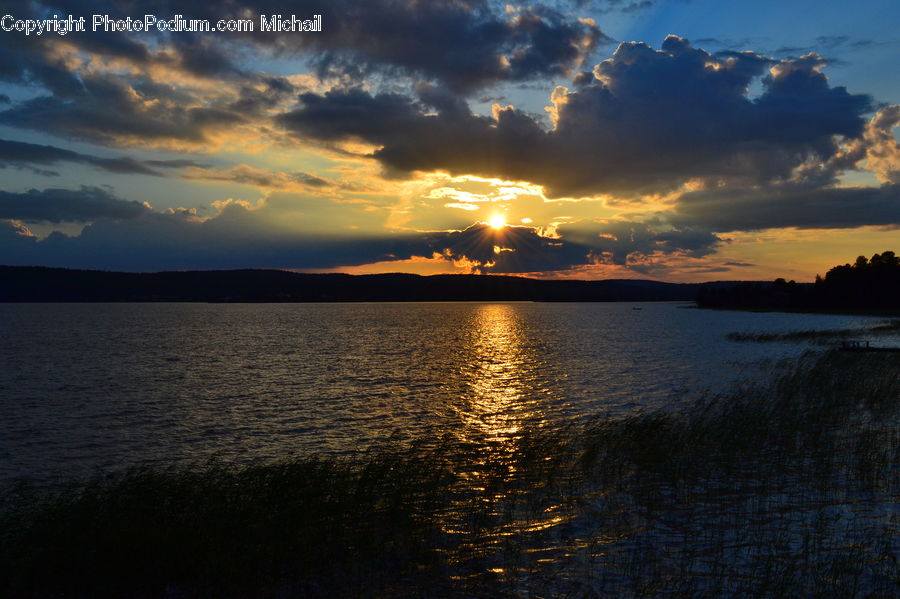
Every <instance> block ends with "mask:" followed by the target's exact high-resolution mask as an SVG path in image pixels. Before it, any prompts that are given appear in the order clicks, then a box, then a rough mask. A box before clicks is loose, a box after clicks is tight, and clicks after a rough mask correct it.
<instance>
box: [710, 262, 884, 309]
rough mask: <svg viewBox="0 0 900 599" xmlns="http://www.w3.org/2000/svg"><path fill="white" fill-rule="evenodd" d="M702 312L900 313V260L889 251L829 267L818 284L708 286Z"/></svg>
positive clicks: (778, 281) (793, 282)
mask: <svg viewBox="0 0 900 599" xmlns="http://www.w3.org/2000/svg"><path fill="white" fill-rule="evenodd" d="M697 304H698V305H699V306H700V307H703V308H740V309H755V310H810V311H818V310H849V311H857V310H860V311H861V310H877V311H898V310H900V257H898V256H897V255H896V254H895V253H894V252H891V251H887V252H882V253H881V254H875V255H873V256H872V257H871V258H866V257H865V256H859V257H858V258H857V259H856V261H855V262H854V263H853V264H843V265H840V266H835V267H834V268H831V269H830V270H829V271H828V272H827V273H825V277H824V278H823V277H821V276H819V275H816V282H815V283H813V284H810V283H797V282H795V281H785V280H784V279H782V278H778V279H775V281H773V282H771V283H737V284H735V285H732V286H704V287H701V289H700V291H699V292H698V296H697Z"/></svg>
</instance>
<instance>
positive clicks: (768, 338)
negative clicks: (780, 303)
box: [725, 320, 900, 343]
mask: <svg viewBox="0 0 900 599" xmlns="http://www.w3.org/2000/svg"><path fill="white" fill-rule="evenodd" d="M897 331H900V320H892V321H888V322H884V323H882V324H878V325H874V326H869V327H867V328H861V329H819V330H811V331H788V332H786V333H740V332H734V333H728V334H727V335H725V338H726V339H728V340H729V341H752V342H756V343H770V342H773V341H796V342H803V341H812V342H822V343H828V342H830V341H834V340H837V339H848V338H850V337H858V336H860V335H876V336H878V335H883V334H886V333H894V332H897Z"/></svg>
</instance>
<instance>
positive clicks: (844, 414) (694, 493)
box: [0, 351, 900, 598]
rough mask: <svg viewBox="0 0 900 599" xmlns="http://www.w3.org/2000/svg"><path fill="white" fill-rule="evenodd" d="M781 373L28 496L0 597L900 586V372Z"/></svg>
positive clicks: (886, 367)
mask: <svg viewBox="0 0 900 599" xmlns="http://www.w3.org/2000/svg"><path fill="white" fill-rule="evenodd" d="M778 371H779V372H782V374H781V375H779V376H776V377H775V378H774V379H773V380H772V381H768V382H767V383H765V384H762V383H760V384H749V383H748V384H743V385H742V386H739V387H737V388H735V389H734V390H733V391H732V392H730V393H727V394H724V395H722V396H719V397H714V398H706V399H703V400H698V401H697V402H696V403H695V404H693V405H691V406H690V407H688V408H685V409H683V410H681V411H677V412H653V413H645V414H638V415H635V416H632V417H629V418H625V419H608V418H596V419H592V420H589V421H586V422H580V423H578V424H570V425H567V426H562V427H557V428H552V429H549V428H548V429H542V430H533V431H524V432H523V434H521V435H520V436H517V437H516V438H514V439H510V440H507V441H502V442H501V441H498V442H496V443H495V444H494V445H493V446H489V447H488V446H479V445H476V444H471V443H469V444H464V443H460V442H459V441H457V440H455V437H451V436H447V437H445V438H438V439H430V440H427V441H423V442H421V443H417V444H412V445H399V444H389V445H387V446H383V447H380V448H379V449H377V450H372V451H370V452H369V453H367V454H366V455H364V456H362V457H360V458H357V459H352V460H349V459H348V460H335V459H314V458H310V459H300V460H291V461H283V462H278V463H267V464H259V465H251V466H238V465H226V464H220V463H208V464H205V465H198V466H194V467H189V468H170V469H136V470H130V471H127V472H124V473H119V474H115V475H109V476H103V477H96V478H94V479H91V480H89V481H81V482H74V483H71V484H70V485H68V486H67V487H66V488H62V489H57V490H55V491H52V492H51V491H47V490H41V489H36V488H30V487H28V486H26V485H24V484H23V485H19V486H17V487H14V488H12V489H9V490H7V492H6V493H5V494H4V496H3V499H2V501H3V503H2V517H0V585H4V586H2V587H0V595H3V596H8V597H185V598H187V597H217V598H218V597H222V598H227V597H241V598H249V597H272V598H288V597H504V596H508V597H516V596H522V597H524V596H532V597H589V596H614V597H728V596H730V597H784V596H792V595H794V596H798V597H841V598H844V597H895V596H898V595H900V566H898V561H897V560H898V555H900V535H898V527H900V514H898V501H900V474H898V467H897V466H898V459H900V427H898V424H900V358H898V356H895V355H890V354H874V355H862V354H848V353H845V352H835V351H832V352H826V353H824V354H808V355H807V356H805V357H804V358H802V359H800V360H799V361H796V362H785V363H783V364H782V365H781V368H780V369H779V370H778ZM484 455H491V456H494V457H493V458H492V459H490V460H485V459H483V458H484Z"/></svg>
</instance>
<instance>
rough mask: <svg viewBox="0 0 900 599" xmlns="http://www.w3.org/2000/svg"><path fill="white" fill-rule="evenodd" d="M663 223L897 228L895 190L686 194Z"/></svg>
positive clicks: (899, 199) (899, 197)
mask: <svg viewBox="0 0 900 599" xmlns="http://www.w3.org/2000/svg"><path fill="white" fill-rule="evenodd" d="M669 220H670V221H672V222H674V223H675V224H676V225H677V224H679V223H690V224H691V225H693V226H701V227H706V228H708V229H710V230H714V231H748V230H755V229H771V228H780V227H797V228H801V229H843V228H852V227H862V226H867V225H874V226H900V185H897V184H887V185H882V186H881V187H830V188H821V187H815V186H809V185H793V184H784V185H779V186H771V187H768V188H762V189H715V190H708V191H699V192H692V193H688V194H685V195H684V196H682V197H681V198H680V199H679V201H678V202H677V205H676V208H675V211H674V213H672V214H671V215H669Z"/></svg>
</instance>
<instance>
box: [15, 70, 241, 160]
mask: <svg viewBox="0 0 900 599" xmlns="http://www.w3.org/2000/svg"><path fill="white" fill-rule="evenodd" d="M82 83H83V88H82V90H81V91H79V92H78V93H75V94H73V95H71V96H69V97H68V98H64V97H60V96H40V97H37V98H33V99H30V100H27V101H25V102H22V103H20V104H17V105H15V106H13V107H12V108H9V109H7V110H4V111H2V112H0V124H4V125H9V126H13V127H20V128H25V129H34V130H37V131H46V132H49V133H54V134H56V135H60V136H63V137H70V138H77V139H87V140H90V141H94V142H98V143H116V142H118V141H120V140H121V138H135V139H146V140H152V141H161V140H180V141H187V142H195V143H199V142H203V141H206V140H207V138H208V135H209V134H210V133H212V132H215V131H217V130H223V129H226V128H229V127H232V126H234V125H237V124H240V123H243V122H245V118H244V117H243V116H242V115H240V114H238V113H236V112H233V111H230V110H225V109H222V108H215V107H209V108H207V107H203V106H193V107H184V106H183V105H181V104H180V103H179V102H176V101H165V100H164V99H161V98H160V97H157V98H156V101H149V100H150V99H149V98H145V97H142V96H140V95H139V94H136V93H135V90H134V89H133V88H132V87H131V86H130V85H128V83H126V82H125V81H123V80H121V79H119V78H116V77H113V76H104V75H91V76H86V77H84V78H83V80H82Z"/></svg>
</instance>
